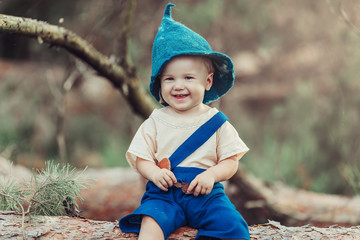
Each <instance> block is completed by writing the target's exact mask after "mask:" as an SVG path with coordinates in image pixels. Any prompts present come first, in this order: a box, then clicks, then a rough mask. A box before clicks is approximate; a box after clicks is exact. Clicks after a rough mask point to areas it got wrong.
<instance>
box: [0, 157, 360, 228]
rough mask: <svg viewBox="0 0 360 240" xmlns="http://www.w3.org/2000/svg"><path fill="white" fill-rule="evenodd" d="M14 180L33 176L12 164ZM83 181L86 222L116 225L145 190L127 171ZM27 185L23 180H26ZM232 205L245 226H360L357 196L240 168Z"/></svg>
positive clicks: (1, 168) (4, 169) (1, 169)
mask: <svg viewBox="0 0 360 240" xmlns="http://www.w3.org/2000/svg"><path fill="white" fill-rule="evenodd" d="M9 166H10V163H9V161H7V160H5V159H2V158H1V157H0V175H2V173H3V174H4V173H7V174H9V173H10V168H9ZM12 172H13V175H14V177H15V178H17V179H18V181H24V179H22V177H23V176H27V177H29V176H31V174H30V171H29V170H27V169H26V168H24V167H22V166H13V169H12ZM84 177H85V178H88V179H92V180H91V187H90V188H89V189H86V190H83V191H82V193H81V195H82V197H83V198H84V202H82V203H80V206H79V207H80V215H81V216H83V217H85V218H87V219H94V220H106V221H116V220H119V219H120V218H121V217H123V216H125V215H126V214H129V213H131V212H132V211H134V209H135V208H136V207H138V206H139V204H140V200H141V197H142V194H143V192H144V189H145V186H144V182H143V180H142V178H141V177H140V175H139V174H137V173H136V172H135V171H134V170H131V169H128V168H112V169H88V170H87V171H85V173H84ZM25 181H26V179H25ZM226 191H227V194H228V196H229V197H230V199H231V201H232V202H233V203H234V204H235V206H236V207H237V209H238V210H239V212H241V214H242V215H243V216H244V218H245V219H246V221H247V222H248V224H250V225H253V224H259V223H267V222H268V219H271V220H274V221H279V222H280V223H281V224H283V225H286V226H299V225H304V224H308V223H311V224H313V225H316V226H330V225H334V224H338V225H342V226H352V225H360V197H359V196H358V197H352V198H350V197H344V196H338V195H331V194H321V193H314V192H310V191H305V190H301V189H293V188H290V187H288V186H285V185H283V184H275V185H267V184H265V183H264V182H263V181H262V180H260V179H258V178H256V177H254V176H252V175H250V174H248V173H246V172H245V171H244V169H242V168H240V169H239V171H238V173H237V174H236V175H235V176H234V177H233V178H232V179H231V180H230V182H229V184H228V185H227V186H226Z"/></svg>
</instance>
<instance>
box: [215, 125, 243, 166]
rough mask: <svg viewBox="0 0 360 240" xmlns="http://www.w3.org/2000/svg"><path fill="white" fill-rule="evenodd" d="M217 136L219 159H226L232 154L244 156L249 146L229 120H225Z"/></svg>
mask: <svg viewBox="0 0 360 240" xmlns="http://www.w3.org/2000/svg"><path fill="white" fill-rule="evenodd" d="M217 134H218V136H217V149H216V151H217V158H218V161H222V160H225V159H227V158H229V157H231V156H234V155H239V156H243V155H244V154H245V153H246V152H247V151H249V148H248V147H247V146H246V144H245V143H244V142H243V141H242V139H241V138H240V137H239V134H238V132H237V131H236V129H235V128H234V126H233V125H231V124H230V123H229V122H225V123H224V125H223V126H221V128H220V129H219V130H218V133H217Z"/></svg>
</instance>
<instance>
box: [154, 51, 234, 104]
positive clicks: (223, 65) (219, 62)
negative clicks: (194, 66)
mask: <svg viewBox="0 0 360 240" xmlns="http://www.w3.org/2000/svg"><path fill="white" fill-rule="evenodd" d="M181 55H190V56H194V55H195V56H205V57H208V58H210V59H211V60H212V62H213V66H214V77H213V84H212V86H211V88H210V90H209V91H206V92H205V95H204V100H203V103H204V104H209V103H211V102H213V101H216V100H217V99H219V98H220V97H221V96H223V95H224V94H226V93H227V92H228V91H229V90H230V89H231V88H232V86H233V85H234V79H235V73H234V65H233V62H232V60H231V59H230V57H228V56H227V55H225V54H223V53H219V52H214V51H212V52H186V53H184V52H178V53H173V54H172V56H171V57H169V58H168V59H166V60H164V61H163V64H162V65H161V66H160V67H159V69H158V70H157V71H156V74H154V75H152V76H151V81H150V85H149V88H150V93H151V95H152V96H153V97H154V98H155V99H156V100H157V101H158V102H161V101H160V81H159V79H158V77H159V76H160V74H161V72H162V69H163V68H164V66H165V65H166V64H167V63H168V62H169V61H171V60H172V59H173V58H175V57H177V56H181ZM162 104H163V105H164V106H167V104H166V103H162Z"/></svg>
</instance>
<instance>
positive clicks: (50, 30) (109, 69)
mask: <svg viewBox="0 0 360 240" xmlns="http://www.w3.org/2000/svg"><path fill="white" fill-rule="evenodd" d="M0 32H1V33H7V34H18V35H23V36H27V37H31V38H37V39H38V41H39V42H40V43H42V42H46V43H49V44H51V45H54V46H59V47H61V48H64V49H66V50H67V51H68V52H70V53H72V54H73V55H74V56H76V57H78V58H79V59H81V60H82V61H84V62H86V63H87V64H89V65H90V66H91V67H92V68H93V69H95V70H96V71H97V72H98V73H99V74H100V75H102V76H104V77H105V78H106V79H108V80H109V81H110V82H111V83H112V84H113V85H114V87H115V88H117V89H118V90H120V92H121V93H122V94H123V96H124V97H125V98H126V100H127V101H128V102H129V104H130V105H131V107H132V109H133V111H134V112H135V113H136V114H138V115H140V116H142V117H144V118H146V117H148V116H149V115H150V113H151V112H152V110H153V109H154V106H155V102H154V101H153V100H152V99H151V98H150V96H149V95H147V94H145V93H144V91H143V89H142V87H141V86H140V85H139V83H138V79H137V77H136V74H135V71H134V70H131V71H127V70H125V69H124V68H123V67H121V66H118V65H116V64H115V63H113V62H111V61H110V59H109V58H108V57H106V56H104V55H103V54H101V53H100V52H99V51H97V50H96V49H95V48H94V47H93V46H92V45H91V44H89V43H88V42H87V41H85V40H84V39H82V38H81V37H79V36H78V35H77V34H75V33H74V32H72V31H69V30H67V29H65V28H63V27H59V26H55V25H51V24H48V23H46V22H42V21H37V20H34V19H29V18H23V17H15V16H9V15H3V14H0Z"/></svg>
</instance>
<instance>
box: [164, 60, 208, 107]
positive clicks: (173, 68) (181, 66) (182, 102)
mask: <svg viewBox="0 0 360 240" xmlns="http://www.w3.org/2000/svg"><path fill="white" fill-rule="evenodd" d="M160 81H161V95H162V98H163V100H164V101H165V102H166V103H167V104H169V106H170V107H172V108H173V109H174V110H175V111H176V112H178V113H185V112H186V113H192V112H196V111H198V110H201V109H202V107H203V106H204V104H203V100H204V94H205V90H210V88H211V86H212V82H213V73H210V72H209V70H208V68H207V67H206V65H205V62H204V60H203V59H202V58H200V57H195V56H179V57H175V58H173V59H172V60H171V61H170V62H168V63H167V64H166V65H165V67H164V69H163V72H162V74H161V76H160Z"/></svg>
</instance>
